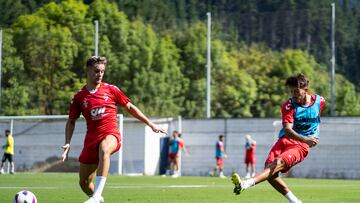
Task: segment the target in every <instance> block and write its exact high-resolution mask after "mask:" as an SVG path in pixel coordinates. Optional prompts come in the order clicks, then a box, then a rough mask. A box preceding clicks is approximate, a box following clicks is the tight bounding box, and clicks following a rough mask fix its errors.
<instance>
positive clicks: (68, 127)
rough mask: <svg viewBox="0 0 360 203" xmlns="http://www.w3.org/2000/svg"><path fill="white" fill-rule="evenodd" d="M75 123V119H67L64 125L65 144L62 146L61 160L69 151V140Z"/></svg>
mask: <svg viewBox="0 0 360 203" xmlns="http://www.w3.org/2000/svg"><path fill="white" fill-rule="evenodd" d="M75 123H76V120H75V119H70V118H69V119H68V120H67V122H66V127H65V144H64V146H62V148H63V150H64V152H63V153H62V155H61V157H62V161H65V160H66V158H67V156H68V154H69V151H70V142H71V138H72V136H73V133H74V129H75Z"/></svg>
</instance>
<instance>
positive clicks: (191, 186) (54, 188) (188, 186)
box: [0, 185, 228, 190]
mask: <svg viewBox="0 0 360 203" xmlns="http://www.w3.org/2000/svg"><path fill="white" fill-rule="evenodd" d="M207 187H228V185H107V186H106V188H111V189H144V188H207ZM0 189H45V190H58V189H63V188H62V187H51V186H50V187H36V186H35V187H31V186H27V187H21V186H0Z"/></svg>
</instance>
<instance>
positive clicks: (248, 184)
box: [241, 178, 255, 189]
mask: <svg viewBox="0 0 360 203" xmlns="http://www.w3.org/2000/svg"><path fill="white" fill-rule="evenodd" d="M254 185H255V180H254V178H250V179H247V180H244V181H242V182H241V187H242V188H244V189H247V188H249V187H251V186H254Z"/></svg>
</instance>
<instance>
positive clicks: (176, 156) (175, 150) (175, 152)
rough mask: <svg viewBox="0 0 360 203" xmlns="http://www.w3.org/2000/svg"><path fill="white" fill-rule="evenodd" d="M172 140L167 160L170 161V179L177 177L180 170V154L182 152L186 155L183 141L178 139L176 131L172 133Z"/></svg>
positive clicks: (178, 135)
mask: <svg viewBox="0 0 360 203" xmlns="http://www.w3.org/2000/svg"><path fill="white" fill-rule="evenodd" d="M172 136H173V137H172V139H171V140H170V143H169V155H168V158H169V160H170V169H171V171H172V177H178V176H179V175H180V174H179V168H180V152H181V150H183V151H184V152H185V153H187V151H186V148H185V144H184V141H183V140H182V139H181V138H180V134H179V132H178V131H176V130H175V131H174V132H173V134H172Z"/></svg>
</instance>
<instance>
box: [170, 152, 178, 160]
mask: <svg viewBox="0 0 360 203" xmlns="http://www.w3.org/2000/svg"><path fill="white" fill-rule="evenodd" d="M168 157H169V159H170V160H175V158H177V157H178V154H176V153H169V154H168Z"/></svg>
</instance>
